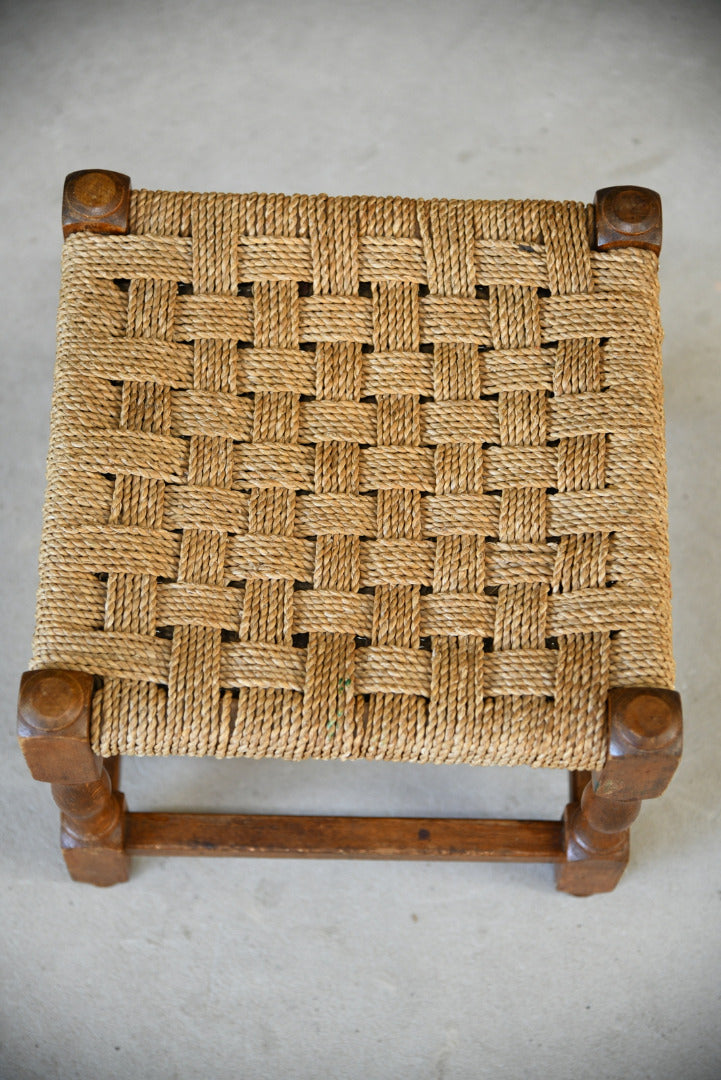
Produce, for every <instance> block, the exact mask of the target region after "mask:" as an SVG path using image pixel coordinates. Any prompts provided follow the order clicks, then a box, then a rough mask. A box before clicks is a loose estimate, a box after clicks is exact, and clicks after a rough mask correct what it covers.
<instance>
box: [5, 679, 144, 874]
mask: <svg viewBox="0 0 721 1080" xmlns="http://www.w3.org/2000/svg"><path fill="white" fill-rule="evenodd" d="M92 694H93V679H92V676H90V675H84V674H81V673H79V672H73V671H62V670H59V669H55V668H45V669H41V670H39V671H27V672H25V674H24V675H23V677H22V681H21V683H20V698H19V701H18V740H19V742H20V746H21V748H22V751H23V754H24V755H25V760H26V762H27V764H28V767H29V769H30V772H31V773H32V774H33V776H34V777H35V779H36V780H43V781H45V782H46V783H50V784H51V787H52V793H53V798H54V799H55V802H56V803H57V804H58V806H59V807H60V810H61V811H62V814H61V818H60V838H61V848H62V852H63V855H64V856H65V863H66V865H67V868H68V870H69V872H70V876H71V877H72V878H74V879H75V881H86V882H89V883H91V884H93V885H114V884H115V883H116V882H119V881H127V879H128V868H129V861H130V860H129V858H128V856H127V855H126V853H125V850H124V836H125V800H124V798H123V796H122V794H121V793H120V792H118V791H114V790H113V785H112V782H111V778H110V776H109V774H108V772H107V770H106V768H105V766H104V764H103V759H102V758H100V757H98V756H97V755H96V754H94V753H93V751H92V749H91V746H90V703H91V699H92Z"/></svg>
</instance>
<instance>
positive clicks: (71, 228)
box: [63, 169, 130, 238]
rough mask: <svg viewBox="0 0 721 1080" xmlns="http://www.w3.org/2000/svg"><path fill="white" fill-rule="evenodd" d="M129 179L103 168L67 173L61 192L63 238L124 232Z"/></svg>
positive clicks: (128, 198)
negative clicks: (89, 233) (72, 235)
mask: <svg viewBox="0 0 721 1080" xmlns="http://www.w3.org/2000/svg"><path fill="white" fill-rule="evenodd" d="M129 209H130V177H129V176H126V175H125V173H118V172H110V171H109V170H107V169H80V170H79V171H78V172H72V173H69V175H68V176H67V177H66V178H65V187H64V190H63V236H64V237H66V238H67V237H68V236H70V235H71V234H72V233H76V232H92V233H103V234H105V235H112V234H118V233H120V234H122V233H127V231H128V219H129Z"/></svg>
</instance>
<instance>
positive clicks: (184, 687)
mask: <svg viewBox="0 0 721 1080" xmlns="http://www.w3.org/2000/svg"><path fill="white" fill-rule="evenodd" d="M63 228H64V234H65V237H66V242H65V244H64V249H63V261H62V287H61V297H60V309H59V316H58V358H57V366H56V372H55V386H54V394H53V406H52V420H51V440H50V452H49V459H48V472H47V496H46V503H45V511H44V525H43V538H42V545H41V553H40V585H39V591H38V601H37V617H36V633H35V639H34V648H33V658H32V661H31V670H30V671H28V672H26V674H25V675H24V676H23V679H22V683H21V689H20V702H19V714H18V715H19V721H18V734H19V739H20V743H21V746H22V749H23V751H24V754H25V757H26V759H27V763H28V765H29V767H30V770H31V772H32V774H33V776H34V777H36V779H38V780H43V781H47V782H50V783H51V784H52V790H53V795H54V798H55V801H56V802H57V803H58V805H59V806H60V808H61V810H62V820H61V842H62V850H63V853H64V856H65V860H66V863H67V866H68V869H69V871H70V873H71V875H72V877H73V878H75V879H76V880H78V881H87V882H92V883H94V884H96V885H110V884H113V883H115V882H119V881H123V880H126V878H127V875H128V866H129V859H130V856H133V855H151V854H160V855H176V854H179V855H265V856H270V855H288V856H347V857H369V858H417V859H479V860H524V861H544V862H545V861H548V862H553V863H555V864H556V870H557V884H558V887H559V888H560V889H562V890H564V891H566V892H570V893H573V894H576V895H587V894H590V893H594V892H600V891H608V890H610V889H612V888H613V887H614V886H615V884H616V883H617V881H618V880H619V878H620V876H621V874H622V872H623V869H624V867H625V865H626V863H627V861H628V851H629V826H630V824H631V822H632V821H633V820H634V819H635V817H636V815H637V814H638V811H639V809H640V802H641V800H642V799H647V798H652V797H655V796H657V795H659V794H661V792H662V791H663V790H664V789H665V787H666V785H667V784H668V782H669V780H670V778H671V776H672V775H673V772H674V769H675V768H676V765H677V763H678V760H679V756H680V752H681V710H680V702H679V698H678V695H677V694H676V693H675V692H674V690H673V678H674V672H673V660H672V655H671V636H670V635H671V628H670V579H669V564H668V540H667V522H666V478H665V460H664V431H663V403H662V386H661V359H660V345H661V329H660V323H659V315H658V281H657V262H658V260H657V256H658V252H659V249H660V243H661V206H660V200H659V197H658V196H657V195H656V193H655V192H652V191H649V190H647V189H645V188H637V187H615V188H606V189H604V190H602V191H599V192H598V193H597V195H596V202H595V205H592V206H587V205H585V204H583V203H575V202H551V201H537V200H529V201H525V200H524V201H520V200H518V201H516V200H512V201H482V200H478V201H475V200H474V201H470V200H469V201H461V200H430V201H426V200H422V199H403V198H378V197H353V198H329V197H326V196H304V195H294V196H283V195H255V194H254V195H216V194H210V195H208V194H205V195H198V194H188V193H169V192H162V191H133V190H131V187H130V181H129V179H128V177H126V176H124V175H122V174H119V173H113V172H106V171H101V170H84V171H81V172H77V173H72V174H71V175H70V176H69V177H68V178H67V180H66V184H65V194H64V201H63ZM168 754H182V755H194V756H198V757H203V756H214V757H275V758H286V759H294V760H295V759H302V758H342V759H374V760H379V759H382V760H386V761H394V762H405V761H415V762H437V763H438V762H448V763H451V762H465V763H471V764H476V765H499V764H503V765H517V764H525V765H533V766H543V767H547V768H562V769H567V770H569V772H570V779H571V784H570V787H571V796H570V802H569V805H568V806H567V807H566V810H565V813H564V816H563V819H562V820H560V821H538V820H529V821H513V820H489V819H481V820H478V819H473V820H466V819H450V818H433V819H430V818H425V819H419V818H365V817H339V816H316V817H308V816H277V815H238V814H195V813H174V814H159V813H129V812H128V811H127V810H126V806H125V801H124V798H123V796H122V794H121V793H120V792H119V791H118V769H119V759H120V756H121V755H168Z"/></svg>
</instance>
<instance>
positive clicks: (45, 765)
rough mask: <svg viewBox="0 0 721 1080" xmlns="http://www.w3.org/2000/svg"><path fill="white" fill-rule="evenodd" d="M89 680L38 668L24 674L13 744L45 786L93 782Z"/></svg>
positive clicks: (95, 765)
mask: <svg viewBox="0 0 721 1080" xmlns="http://www.w3.org/2000/svg"><path fill="white" fill-rule="evenodd" d="M92 693H93V677H92V675H85V674H84V673H82V672H77V671H64V670H60V669H56V668H44V669H42V670H40V671H26V672H25V674H24V675H23V677H22V679H21V680H20V694H19V697H18V727H17V732H18V741H19V743H20V747H21V749H22V752H23V754H24V755H25V761H26V762H27V765H28V768H29V769H30V772H31V773H32V774H33V776H34V777H35V779H36V780H43V781H45V782H46V783H60V784H62V783H66V784H78V783H82V782H85V781H92V780H97V779H98V777H99V776H100V773H101V770H102V761H101V759H100V758H98V757H97V756H96V755H95V754H94V753H93V751H92V750H91V748H90V737H89V732H90V701H91V698H92Z"/></svg>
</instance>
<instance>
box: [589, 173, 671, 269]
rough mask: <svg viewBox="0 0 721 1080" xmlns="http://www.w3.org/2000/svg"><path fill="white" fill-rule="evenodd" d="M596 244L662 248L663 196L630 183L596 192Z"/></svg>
mask: <svg viewBox="0 0 721 1080" xmlns="http://www.w3.org/2000/svg"><path fill="white" fill-rule="evenodd" d="M594 202H595V206H596V248H597V249H598V251H609V250H610V249H612V248H625V247H637V248H648V249H649V250H650V251H655V253H656V254H657V255H658V254H659V253H660V251H661V239H662V218H661V196H660V195H659V194H658V192H657V191H652V190H651V188H644V187H634V186H633V185H630V184H625V185H618V186H616V187H607V188H601V190H600V191H597V192H596V197H595V200H594Z"/></svg>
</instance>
